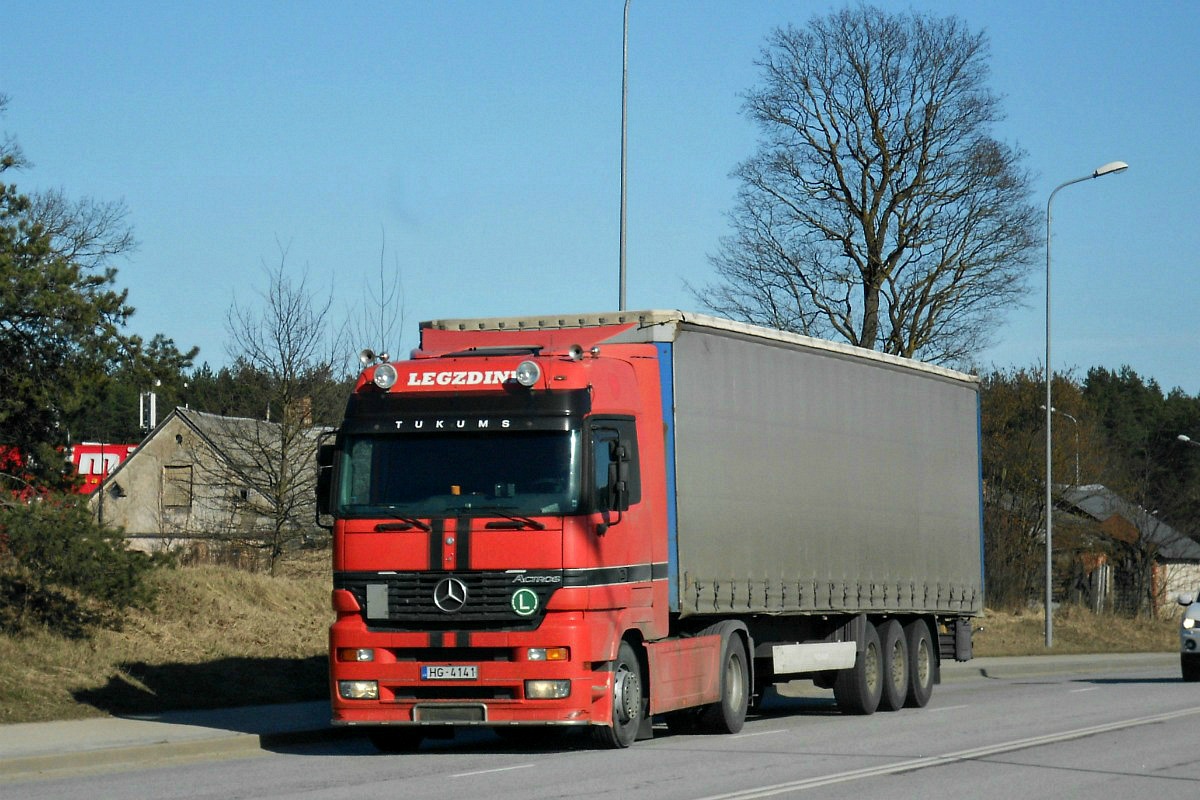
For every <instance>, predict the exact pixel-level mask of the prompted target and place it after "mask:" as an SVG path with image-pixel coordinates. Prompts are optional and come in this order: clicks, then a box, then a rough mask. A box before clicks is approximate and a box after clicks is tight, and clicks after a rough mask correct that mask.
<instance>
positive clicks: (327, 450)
mask: <svg viewBox="0 0 1200 800" xmlns="http://www.w3.org/2000/svg"><path fill="white" fill-rule="evenodd" d="M333 459H334V446H333V445H332V444H320V445H318V446H317V525H319V526H320V527H322V528H332V527H333V521H332V520H330V519H328V518H329V517H330V515H331V513H330V512H331V508H332V501H333Z"/></svg>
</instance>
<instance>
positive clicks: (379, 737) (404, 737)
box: [367, 728, 425, 753]
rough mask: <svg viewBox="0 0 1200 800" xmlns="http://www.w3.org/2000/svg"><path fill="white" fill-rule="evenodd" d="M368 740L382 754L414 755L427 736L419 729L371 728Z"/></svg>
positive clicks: (368, 732)
mask: <svg viewBox="0 0 1200 800" xmlns="http://www.w3.org/2000/svg"><path fill="white" fill-rule="evenodd" d="M367 738H368V739H370V740H371V744H373V745H375V749H376V750H378V751H379V752H381V753H413V752H416V750H417V748H419V747H420V746H421V740H422V739H424V738H425V736H424V734H422V733H421V730H420V729H419V728H371V729H369V730H368V731H367Z"/></svg>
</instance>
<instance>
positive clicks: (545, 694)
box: [525, 681, 571, 700]
mask: <svg viewBox="0 0 1200 800" xmlns="http://www.w3.org/2000/svg"><path fill="white" fill-rule="evenodd" d="M570 696H571V682H570V681H525V697H526V698H528V699H529V700H562V699H563V698H564V697H570Z"/></svg>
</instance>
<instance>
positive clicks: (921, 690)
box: [904, 619, 937, 708]
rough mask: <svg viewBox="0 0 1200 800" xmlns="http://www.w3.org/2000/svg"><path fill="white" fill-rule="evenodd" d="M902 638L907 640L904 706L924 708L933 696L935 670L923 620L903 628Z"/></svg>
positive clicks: (929, 641)
mask: <svg viewBox="0 0 1200 800" xmlns="http://www.w3.org/2000/svg"><path fill="white" fill-rule="evenodd" d="M904 638H905V639H906V640H908V698H907V699H906V700H905V702H904V705H906V706H908V707H909V708H924V707H925V706H926V704H928V703H929V698H930V697H932V696H933V676H934V671H935V669H936V668H937V662H936V661H935V660H934V655H933V639H932V638H931V637H930V634H929V626H928V625H926V624H925V620H922V619H917V620H913V621H912V622H910V623H908V625H906V626H904Z"/></svg>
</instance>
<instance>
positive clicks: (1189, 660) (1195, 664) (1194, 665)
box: [1179, 655, 1200, 683]
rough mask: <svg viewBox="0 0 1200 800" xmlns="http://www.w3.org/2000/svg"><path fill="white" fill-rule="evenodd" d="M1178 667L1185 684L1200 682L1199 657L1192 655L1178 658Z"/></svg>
mask: <svg viewBox="0 0 1200 800" xmlns="http://www.w3.org/2000/svg"><path fill="white" fill-rule="evenodd" d="M1179 666H1180V668H1181V669H1182V671H1183V679H1184V681H1186V682H1187V683H1195V682H1196V681H1200V657H1197V656H1194V655H1181V656H1179Z"/></svg>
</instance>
